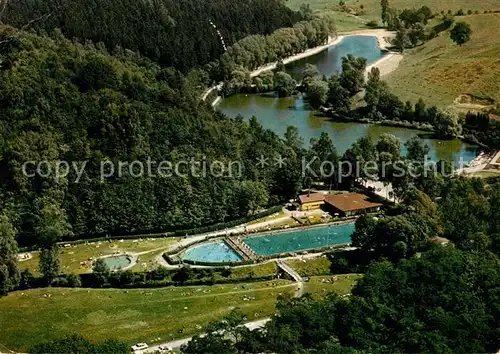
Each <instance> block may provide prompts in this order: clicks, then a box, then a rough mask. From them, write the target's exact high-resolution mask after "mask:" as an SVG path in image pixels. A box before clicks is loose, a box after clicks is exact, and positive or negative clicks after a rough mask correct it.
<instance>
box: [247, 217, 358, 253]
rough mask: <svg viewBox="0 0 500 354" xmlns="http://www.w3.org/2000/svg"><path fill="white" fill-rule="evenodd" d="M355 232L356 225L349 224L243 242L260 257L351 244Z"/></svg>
mask: <svg viewBox="0 0 500 354" xmlns="http://www.w3.org/2000/svg"><path fill="white" fill-rule="evenodd" d="M354 230H355V224H354V223H348V224H342V225H331V226H323V227H313V228H308V229H304V230H300V231H289V232H280V233H277V234H275V235H262V236H253V237H247V238H245V239H244V240H243V241H244V242H245V243H246V244H247V245H248V246H250V248H252V249H253V250H254V251H255V253H256V254H257V255H258V256H269V255H273V254H280V253H288V252H300V251H306V250H310V249H314V248H321V247H326V246H333V245H342V244H347V243H351V235H352V233H353V232H354Z"/></svg>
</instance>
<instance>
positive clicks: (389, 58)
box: [201, 29, 402, 107]
mask: <svg viewBox="0 0 500 354" xmlns="http://www.w3.org/2000/svg"><path fill="white" fill-rule="evenodd" d="M355 36H365V37H375V38H376V39H377V47H378V48H379V49H380V50H381V51H385V52H387V53H388V54H386V55H384V56H383V57H382V58H380V59H378V60H377V61H375V62H374V63H372V64H371V65H370V66H368V67H367V68H366V73H368V72H369V71H370V70H371V69H372V68H373V67H378V68H379V69H380V71H381V73H383V74H382V75H386V74H388V73H390V72H392V71H393V70H395V69H396V68H397V66H398V65H399V62H400V61H401V59H402V55H401V54H398V53H394V52H390V51H389V48H390V46H391V43H390V39H391V38H394V36H395V32H393V31H389V30H386V29H366V30H357V31H352V32H343V33H338V34H337V36H336V37H329V39H328V42H327V43H326V44H323V45H320V46H317V47H314V48H310V49H307V50H305V51H303V52H302V53H298V54H295V55H292V56H289V57H287V58H285V59H283V64H285V65H286V64H290V63H293V62H295V61H298V60H301V59H305V58H308V57H310V56H313V55H316V54H318V53H321V52H322V51H324V50H327V49H328V48H330V47H334V46H336V45H338V44H340V43H341V42H342V41H343V40H344V39H345V38H347V37H355ZM276 65H277V62H274V63H269V64H266V65H264V66H262V67H260V68H257V69H255V70H253V71H252V72H251V73H250V77H251V78H253V77H256V76H259V75H260V74H262V73H264V72H267V71H271V70H274V69H275V68H276ZM222 85H223V83H219V84H217V85H215V86H212V87H210V88H209V89H207V90H206V91H205V92H204V93H203V95H202V97H201V100H202V101H205V100H206V99H207V97H208V96H209V95H210V93H212V92H213V91H214V90H220V89H221V88H222ZM219 97H220V96H217V97H216V98H215V99H214V101H212V102H211V103H210V104H211V106H212V107H216V106H217V104H218V103H220V101H221V99H222V98H219Z"/></svg>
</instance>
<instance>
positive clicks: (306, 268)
mask: <svg viewBox="0 0 500 354" xmlns="http://www.w3.org/2000/svg"><path fill="white" fill-rule="evenodd" d="M286 263H287V264H288V265H289V266H290V267H292V268H293V269H295V271H296V272H297V273H299V274H300V275H301V276H303V277H310V276H314V275H324V274H330V266H331V264H332V262H330V260H329V259H328V258H327V257H326V256H321V257H318V258H304V259H290V260H287V261H286Z"/></svg>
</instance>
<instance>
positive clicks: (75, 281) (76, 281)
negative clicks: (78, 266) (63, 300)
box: [66, 274, 82, 288]
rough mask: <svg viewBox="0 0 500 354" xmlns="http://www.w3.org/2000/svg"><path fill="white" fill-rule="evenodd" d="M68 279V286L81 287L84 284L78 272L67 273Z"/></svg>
mask: <svg viewBox="0 0 500 354" xmlns="http://www.w3.org/2000/svg"><path fill="white" fill-rule="evenodd" d="M66 280H67V282H68V286H69V287H70V288H79V287H81V286H82V282H81V280H80V277H79V276H78V275H76V274H68V275H66Z"/></svg>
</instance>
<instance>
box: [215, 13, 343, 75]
mask: <svg viewBox="0 0 500 354" xmlns="http://www.w3.org/2000/svg"><path fill="white" fill-rule="evenodd" d="M332 35H335V22H334V21H333V18H332V17H330V16H322V17H314V18H313V19H311V20H309V21H302V22H298V23H296V24H295V25H294V26H293V27H289V28H280V29H278V30H276V31H275V32H273V33H272V34H270V35H267V36H264V35H252V36H248V37H245V38H244V39H242V40H240V41H238V42H237V43H235V44H234V45H232V46H231V47H229V48H228V49H227V51H226V52H225V53H224V54H223V55H222V56H221V57H220V59H218V60H217V61H214V62H212V63H210V64H209V65H207V66H206V67H205V70H206V71H207V72H208V73H209V75H210V77H211V78H213V79H214V80H217V81H222V80H230V79H231V77H232V78H234V77H237V76H239V75H240V73H241V72H245V71H252V70H253V69H256V68H258V67H260V66H263V65H264V64H268V63H273V62H276V61H279V60H282V59H284V58H287V57H289V56H292V55H294V54H297V53H301V52H303V51H305V50H306V49H308V48H313V47H316V46H319V45H322V44H325V43H327V42H328V39H329V37H330V36H332Z"/></svg>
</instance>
